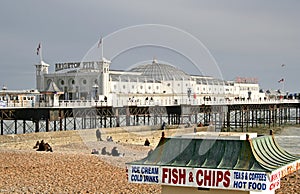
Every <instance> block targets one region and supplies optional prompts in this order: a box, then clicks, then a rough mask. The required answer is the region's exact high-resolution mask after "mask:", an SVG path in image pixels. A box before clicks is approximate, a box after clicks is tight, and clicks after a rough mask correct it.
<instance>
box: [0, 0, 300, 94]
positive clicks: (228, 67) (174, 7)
mask: <svg viewBox="0 0 300 194" xmlns="http://www.w3.org/2000/svg"><path fill="white" fill-rule="evenodd" d="M299 18H300V1H298V0H281V1H279V0H264V1H261V0H251V1H249V0H247V1H243V0H224V1H221V0H218V1H217V0H216V1H214V0H209V1H201V0H191V1H176V0H172V1H171V0H170V1H161V0H151V1H141V0H132V1H114V0H110V1H100V0H93V1H79V0H67V1H62V0H51V1H40V0H26V1H16V0H7V1H1V6H0V26H1V28H0V29H1V30H0V56H1V61H0V67H1V70H0V84H1V86H2V85H6V86H7V87H8V88H9V89H31V88H35V67H34V64H36V63H38V62H39V57H38V56H37V55H36V48H37V45H38V43H39V42H42V48H43V59H44V61H45V62H47V63H49V64H50V65H51V67H50V71H53V70H54V67H53V66H54V64H55V63H57V62H70V61H81V60H82V59H83V58H84V57H85V56H86V55H87V53H89V52H88V51H89V50H90V49H91V48H94V49H95V47H97V46H95V45H97V42H98V40H99V38H100V36H103V37H104V45H105V46H104V53H105V52H106V53H107V55H105V54H104V55H105V57H107V58H109V59H111V58H113V57H115V58H113V60H112V62H113V63H112V65H111V68H112V69H128V68H129V67H131V66H133V65H134V64H137V63H139V62H141V61H145V60H152V58H153V57H155V58H157V59H158V60H161V61H165V62H169V63H172V64H173V65H175V66H180V65H181V66H180V68H181V69H183V70H185V71H187V72H188V73H194V74H196V73H195V71H194V70H193V67H191V65H190V64H188V63H189V62H191V61H193V62H195V63H197V64H196V66H198V67H199V68H200V69H201V71H202V73H204V74H210V72H209V70H203V68H202V67H203V64H201V60H198V59H195V58H197V57H198V58H205V57H207V56H209V55H207V56H204V55H205V54H203V55H202V54H201V55H198V56H197V53H203V52H205V49H204V50H201V48H198V47H197V45H193V40H196V39H197V40H199V41H201V43H202V44H203V45H205V47H206V48H207V49H208V50H209V52H210V54H211V55H212V56H213V59H214V60H215V62H216V65H217V66H218V68H219V71H220V74H221V75H222V77H223V78H224V79H226V80H233V79H235V78H236V77H238V76H240V77H256V78H258V80H259V82H260V85H261V87H262V88H264V89H269V88H270V89H282V88H283V84H282V83H278V80H280V79H281V78H284V79H285V82H284V88H285V90H287V91H290V92H300V87H299V81H298V79H297V78H298V77H299V73H300V66H299V62H300V22H299ZM143 24H157V25H158V26H159V25H162V26H170V28H169V29H168V30H165V29H160V30H161V31H159V32H158V33H161V34H162V37H161V39H160V38H158V37H156V38H157V39H156V38H155V36H152V37H151V36H150V35H152V34H153V33H152V32H151V30H153V29H150V30H149V32H150V33H149V34H148V33H147V32H144V33H140V31H139V30H141V29H134V30H133V31H134V33H133V35H131V36H130V35H126V36H125V35H124V33H125V32H123V34H122V36H119V37H117V36H113V34H114V33H115V32H116V31H118V30H121V29H124V28H128V27H130V26H142V25H143ZM145 29H146V28H143V30H145ZM121 31H122V30H121ZM130 32H131V31H127V32H126V33H130ZM177 32H184V33H181V35H180V33H178V34H177ZM168 33H170V34H169V35H168ZM183 34H185V35H187V34H189V35H190V36H189V37H188V36H185V37H184V35H183ZM124 37H126V41H127V43H126V44H130V43H132V42H134V41H137V40H138V41H141V40H140V39H139V37H142V38H141V39H145V38H146V39H147V38H148V40H147V41H148V42H147V43H148V44H149V45H150V46H149V45H148V46H147V45H146V46H144V47H137V48H134V49H128V48H129V47H130V46H131V47H132V45H130V46H129V47H128V48H127V49H128V50H126V52H125V54H124V55H122V56H121V57H120V56H119V57H116V54H117V53H118V52H122V51H124V50H118V51H114V52H115V53H109V51H111V50H113V48H115V49H116V48H118V49H124V45H123V47H121V46H120V47H118V46H119V44H118V41H117V40H119V39H122V38H123V39H125V38H124ZM149 37H151V38H149ZM166 37H167V40H169V38H170V40H172V41H174V40H177V41H175V42H176V45H173V44H172V45H168V43H166V42H168V41H166ZM118 38H119V39H118ZM158 39H159V40H158ZM113 40H115V42H114V41H113ZM131 40H132V41H131ZM138 41H137V42H138ZM151 41H153V45H151ZM164 41H165V42H164ZM112 42H114V43H112ZM141 42H142V43H144V42H143V41H141ZM160 42H162V43H161V44H159V43H160ZM194 42H196V41H194ZM122 44H124V41H123V42H122ZM126 44H125V46H126ZM139 44H141V43H139ZM158 44H159V46H157V45H158ZM162 44H163V45H162ZM165 44H167V45H165ZM120 45H121V43H120ZM189 45H190V46H189ZM198 45H199V43H198ZM179 47H181V48H182V50H181V49H180V48H179ZM188 48H190V51H188ZM187 55H188V56H187ZM202 56H203V57H202ZM172 59H173V60H172ZM174 59H176V60H174ZM199 61H200V62H199ZM183 63H186V65H182V64H183ZM204 63H205V64H206V65H208V66H212V65H211V64H209V63H207V61H205V60H204ZM124 64H125V65H124ZM281 64H285V66H284V67H282V66H281ZM204 66H205V65H204ZM204 69H205V68H204Z"/></svg>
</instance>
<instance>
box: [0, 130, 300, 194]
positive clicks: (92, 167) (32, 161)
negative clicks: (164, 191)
mask: <svg viewBox="0 0 300 194" xmlns="http://www.w3.org/2000/svg"><path fill="white" fill-rule="evenodd" d="M83 133H84V135H83ZM160 133H161V131H158V132H151V133H145V134H141V133H130V134H127V133H125V132H124V133H121V134H120V133H111V134H109V133H106V134H105V136H106V135H111V136H112V137H113V138H114V142H113V143H111V142H106V141H105V140H104V141H102V142H97V140H96V137H94V134H95V133H94V131H92V130H90V135H87V133H86V132H83V131H81V132H77V131H62V132H48V133H37V134H22V135H7V136H1V137H0V193H131V194H132V193H133V194H134V193H136V194H137V193H161V186H160V185H153V184H131V183H128V181H127V177H126V168H125V163H126V162H130V161H133V160H135V159H141V158H143V157H145V156H146V155H147V153H148V151H149V150H150V149H153V148H154V147H155V146H156V143H157V142H158V140H159V137H160ZM168 133H169V134H167V135H172V134H171V133H172V132H168ZM173 133H176V132H173ZM145 137H151V138H150V142H151V146H149V147H145V146H143V141H144V140H145ZM41 139H44V140H45V141H46V142H49V143H50V145H51V146H52V148H53V152H37V151H36V150H34V149H33V146H34V144H35V142H36V141H37V140H41ZM104 146H105V147H107V148H108V150H110V149H111V147H114V146H116V147H118V149H119V151H120V152H121V153H124V156H122V157H113V156H110V155H107V156H102V155H101V154H99V155H97V154H91V149H97V150H101V148H103V147H104ZM299 192H300V172H299V171H298V172H295V173H293V174H291V175H289V176H288V177H284V178H283V179H282V180H281V188H280V189H278V190H276V193H277V194H281V193H284V194H288V193H299Z"/></svg>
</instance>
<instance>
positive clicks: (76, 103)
mask: <svg viewBox="0 0 300 194" xmlns="http://www.w3.org/2000/svg"><path fill="white" fill-rule="evenodd" d="M285 103H290V104H291V103H292V104H297V103H300V100H298V99H279V100H275V99H266V100H259V99H254V100H215V101H213V100H212V101H208V100H203V99H193V100H182V101H179V102H170V101H168V102H165V101H164V102H161V101H144V102H142V101H134V102H132V101H125V100H124V101H121V100H120V101H112V102H105V101H93V100H91V101H89V100H63V101H59V103H57V104H56V105H54V104H53V103H48V102H36V103H34V102H27V103H24V102H20V103H18V102H8V103H6V106H5V107H16V108H18V107H20V108H21V107H28V108H30V107H32V108H33V107H35V108H38V107H105V106H113V107H122V106H174V105H179V104H187V105H211V106H213V105H215V106H217V105H241V104H285ZM5 107H1V108H5Z"/></svg>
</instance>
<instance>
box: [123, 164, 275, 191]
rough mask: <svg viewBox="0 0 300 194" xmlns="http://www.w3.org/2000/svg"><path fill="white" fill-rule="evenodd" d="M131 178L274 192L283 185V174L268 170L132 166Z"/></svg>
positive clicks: (171, 183) (174, 184) (142, 180)
mask: <svg viewBox="0 0 300 194" xmlns="http://www.w3.org/2000/svg"><path fill="white" fill-rule="evenodd" d="M127 169H128V181H129V182H131V183H153V184H162V185H172V186H183V187H202V188H216V189H230V190H243V191H245V190H247V191H271V190H275V189H277V188H279V187H280V174H278V172H277V173H274V174H269V173H265V172H253V171H237V170H220V169H206V168H185V167H168V166H145V165H130V166H128V167H127Z"/></svg>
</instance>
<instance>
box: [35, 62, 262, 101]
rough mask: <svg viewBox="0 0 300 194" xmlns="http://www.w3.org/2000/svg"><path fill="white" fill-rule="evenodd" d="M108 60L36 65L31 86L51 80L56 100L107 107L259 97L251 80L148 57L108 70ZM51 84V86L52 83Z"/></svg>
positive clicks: (41, 85)
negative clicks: (197, 71) (194, 70)
mask: <svg viewBox="0 0 300 194" xmlns="http://www.w3.org/2000/svg"><path fill="white" fill-rule="evenodd" d="M110 64H111V62H110V61H109V60H107V59H105V58H102V60H101V61H92V62H72V63H57V64H55V72H53V73H49V71H48V68H49V66H50V65H49V64H46V63H45V62H43V61H42V62H41V63H40V64H37V65H35V66H36V87H37V90H38V91H40V92H43V91H45V90H46V89H47V88H49V85H50V84H55V85H56V86H57V88H59V89H60V91H61V92H63V95H60V100H95V101H101V102H106V103H107V104H109V105H113V106H122V105H125V104H131V105H173V104H200V103H201V102H203V101H217V102H222V101H225V100H233V99H241V100H247V99H252V100H253V99H256V100H258V99H260V98H262V97H264V93H260V92H259V84H258V82H257V80H255V79H249V78H238V79H237V80H235V81H225V80H220V79H216V78H213V77H209V76H202V75H189V74H187V73H185V72H184V71H182V70H180V69H178V68H176V67H174V66H172V65H169V64H162V63H159V62H157V61H156V60H153V61H152V63H150V64H142V65H139V66H137V67H134V68H132V69H130V70H129V71H117V70H111V69H110ZM56 86H53V87H56Z"/></svg>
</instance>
